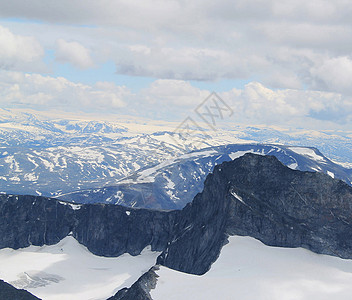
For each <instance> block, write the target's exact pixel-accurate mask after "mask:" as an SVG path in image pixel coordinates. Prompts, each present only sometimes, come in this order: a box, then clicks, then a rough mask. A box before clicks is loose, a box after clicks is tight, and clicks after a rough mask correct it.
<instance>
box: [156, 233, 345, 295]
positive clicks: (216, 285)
mask: <svg viewBox="0 0 352 300" xmlns="http://www.w3.org/2000/svg"><path fill="white" fill-rule="evenodd" d="M156 273H157V275H159V276H160V277H159V278H158V279H157V285H156V288H155V289H152V290H151V296H152V298H153V300H164V299H168V300H180V299H182V300H208V299H209V300H213V299H221V300H233V299H241V300H253V299H256V300H298V299H299V300H311V299H319V300H331V299H339V300H349V299H351V294H352V285H351V282H352V260H344V259H341V258H336V257H331V256H326V255H318V254H315V253H312V252H310V251H308V250H305V249H302V248H295V249H292V248H276V247H269V246H265V245H264V244H262V243H261V242H259V241H258V240H255V239H253V238H250V237H240V236H231V237H230V238H229V243H228V244H227V245H225V246H224V247H223V248H222V250H221V254H220V256H219V258H218V259H217V261H216V262H215V263H214V264H213V265H212V266H211V269H210V270H209V271H208V272H207V273H206V274H204V275H202V276H197V275H191V274H186V273H182V272H178V271H175V270H172V269H169V268H166V267H163V266H161V267H160V270H158V271H156Z"/></svg>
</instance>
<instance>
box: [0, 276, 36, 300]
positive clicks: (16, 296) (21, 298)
mask: <svg viewBox="0 0 352 300" xmlns="http://www.w3.org/2000/svg"><path fill="white" fill-rule="evenodd" d="M0 299H4V300H5V299H8V300H10V299H13V300H40V299H39V298H37V297H35V296H33V295H32V294H31V293H29V292H27V291H25V290H19V289H16V288H15V287H13V286H12V285H10V284H8V283H6V282H4V281H2V280H0Z"/></svg>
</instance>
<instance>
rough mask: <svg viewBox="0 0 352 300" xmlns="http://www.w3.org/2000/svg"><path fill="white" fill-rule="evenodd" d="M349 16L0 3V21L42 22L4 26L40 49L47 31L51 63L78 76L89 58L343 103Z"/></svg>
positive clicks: (222, 2) (179, 6)
mask: <svg viewBox="0 0 352 300" xmlns="http://www.w3.org/2000/svg"><path fill="white" fill-rule="evenodd" d="M351 14H352V6H351V5H350V4H349V2H348V1H346V0H336V1H328V0H312V1H306V0H297V1H291V0H267V1H263V0H237V1H228V0H219V1H216V2H214V1H210V0H194V1H181V0H163V1H161V0H146V1H143V2H140V1H137V0H129V1H127V0H119V1H112V0H102V1H93V0H87V1H84V2H79V1H69V0H62V1H59V2H58V1H46V5H43V4H42V1H39V0H33V1H31V3H30V4H28V1H24V0H12V1H7V2H6V1H2V2H0V16H4V17H20V18H28V19H32V20H33V19H34V20H41V21H44V22H48V23H44V24H38V23H36V24H18V23H16V24H15V25H12V26H16V29H18V30H20V28H22V31H23V32H26V30H27V32H31V34H32V33H33V34H35V35H36V37H38V40H40V41H43V40H47V39H49V37H50V34H51V33H53V36H55V38H54V37H51V38H50V39H53V40H58V39H59V38H60V39H59V40H58V41H57V50H56V58H57V60H59V61H61V62H68V63H70V64H72V65H74V66H76V67H78V68H81V69H85V68H90V67H92V66H93V61H92V57H94V59H95V61H96V63H102V62H105V61H107V60H113V61H114V62H115V64H116V69H117V73H118V74H122V75H130V76H136V77H138V76H142V77H152V78H157V79H171V80H181V81H185V80H199V81H216V80H219V79H246V80H256V81H258V82H262V83H263V84H265V85H266V86H269V87H271V88H284V89H286V88H291V89H300V88H303V87H304V88H307V89H312V90H314V89H319V90H324V91H333V92H336V93H340V94H343V95H344V97H346V95H348V94H349V93H350V92H351V89H350V87H349V82H348V78H350V74H351V71H350V69H351V68H350V60H351V53H352V43H348V42H347V41H349V40H350V36H351V35H352V18H351V17H350V16H351ZM7 24H8V23H7ZM77 25H88V26H77ZM21 26H22V27H21ZM68 41H76V42H68ZM52 43H53V42H52ZM47 47H49V46H47ZM0 51H1V50H0ZM136 80H138V79H136ZM170 82H171V81H170ZM170 82H169V83H168V84H170ZM164 84H166V82H164V83H163V85H164ZM151 88H154V89H156V88H155V87H151ZM178 88H180V89H181V90H182V88H183V87H182V88H181V87H178ZM158 89H161V87H158ZM170 89H171V90H172V88H171V87H170ZM150 93H152V91H151V90H149V91H148V97H151V98H153V97H154V96H151V94H150ZM172 93H173V94H177V93H176V92H172ZM312 96H316V94H312ZM165 97H166V96H165ZM165 97H164V98H165ZM169 97H172V96H169ZM180 97H181V98H182V97H185V96H182V95H181V96H180ZM317 97H318V96H317ZM318 98H319V97H318ZM144 99H145V98H144ZM184 99H186V98H184ZM319 99H320V98H319ZM321 101H322V100H321ZM182 102H184V101H183V100H182V101H180V103H182ZM291 106H292V107H293V108H292V109H293V110H295V109H296V107H295V105H291ZM280 107H281V104H280V102H279V103H277V106H275V107H273V108H275V109H279V108H280ZM288 111H291V110H290V109H289V110H288Z"/></svg>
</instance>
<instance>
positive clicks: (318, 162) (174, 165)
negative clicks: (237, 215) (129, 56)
mask: <svg viewBox="0 0 352 300" xmlns="http://www.w3.org/2000/svg"><path fill="white" fill-rule="evenodd" d="M245 153H257V154H261V155H274V156H276V157H277V158H278V159H279V160H280V161H281V162H282V163H283V164H285V165H287V166H289V167H290V168H292V169H296V170H301V171H311V172H316V171H318V172H322V173H325V174H329V175H330V176H332V177H335V178H339V179H342V180H343V181H345V182H346V183H348V184H350V185H351V184H352V170H351V169H346V168H343V167H342V166H340V165H337V164H335V163H333V162H332V161H331V160H329V159H328V158H326V157H325V156H324V155H323V154H322V153H321V152H320V151H319V150H318V149H316V148H309V147H295V146H281V145H272V144H267V145H261V144H233V145H226V146H216V147H208V148H205V149H202V150H197V151H193V152H191V153H187V154H183V155H181V156H179V157H176V158H173V159H169V160H166V161H164V162H162V163H161V164H157V165H155V166H153V167H146V168H142V169H140V170H139V171H137V172H135V174H133V175H131V176H128V177H126V178H124V179H122V180H120V181H119V184H118V185H115V186H107V187H104V188H100V189H88V190H83V191H77V192H72V193H68V194H64V195H60V196H59V197H58V198H59V199H62V200H66V201H72V202H75V203H111V204H119V205H124V206H127V207H139V208H152V209H182V208H183V207H184V206H185V205H186V204H187V203H189V202H191V201H192V200H193V198H194V197H195V196H196V195H197V193H199V192H201V191H202V189H203V182H204V180H205V178H206V176H207V175H208V174H209V173H211V172H212V171H213V168H214V166H216V165H218V164H221V163H222V162H224V161H231V160H233V159H235V158H238V157H240V156H242V155H244V154H245Z"/></svg>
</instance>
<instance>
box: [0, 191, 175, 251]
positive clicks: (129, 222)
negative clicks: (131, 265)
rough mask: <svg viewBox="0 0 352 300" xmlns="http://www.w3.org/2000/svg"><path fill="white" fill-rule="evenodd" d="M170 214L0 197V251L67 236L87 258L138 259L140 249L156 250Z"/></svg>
mask: <svg viewBox="0 0 352 300" xmlns="http://www.w3.org/2000/svg"><path fill="white" fill-rule="evenodd" d="M175 215H176V213H175V212H163V211H152V210H138V209H131V208H130V209H127V208H125V207H121V206H117V205H104V204H96V205H91V204H88V205H82V206H78V205H72V204H69V203H65V202H60V201H58V200H55V199H50V198H45V197H35V196H15V195H0V232H1V234H0V248H5V247H10V248H13V249H18V248H22V247H28V246H30V245H36V246H42V245H44V244H46V245H52V244H56V243H57V242H59V241H60V240H61V239H63V238H64V237H66V236H67V235H69V234H71V235H72V236H73V237H75V238H76V239H77V241H78V242H80V243H81V244H83V245H85V246H86V247H87V248H88V249H89V250H90V251H91V252H92V253H94V254H97V255H102V256H119V255H121V254H123V253H129V254H131V255H137V254H139V253H140V252H141V251H142V250H143V249H144V248H145V247H146V246H148V245H151V248H152V250H155V251H162V250H164V249H165V245H166V244H167V241H168V240H169V236H170V233H171V229H172V227H173V224H174V218H175Z"/></svg>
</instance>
